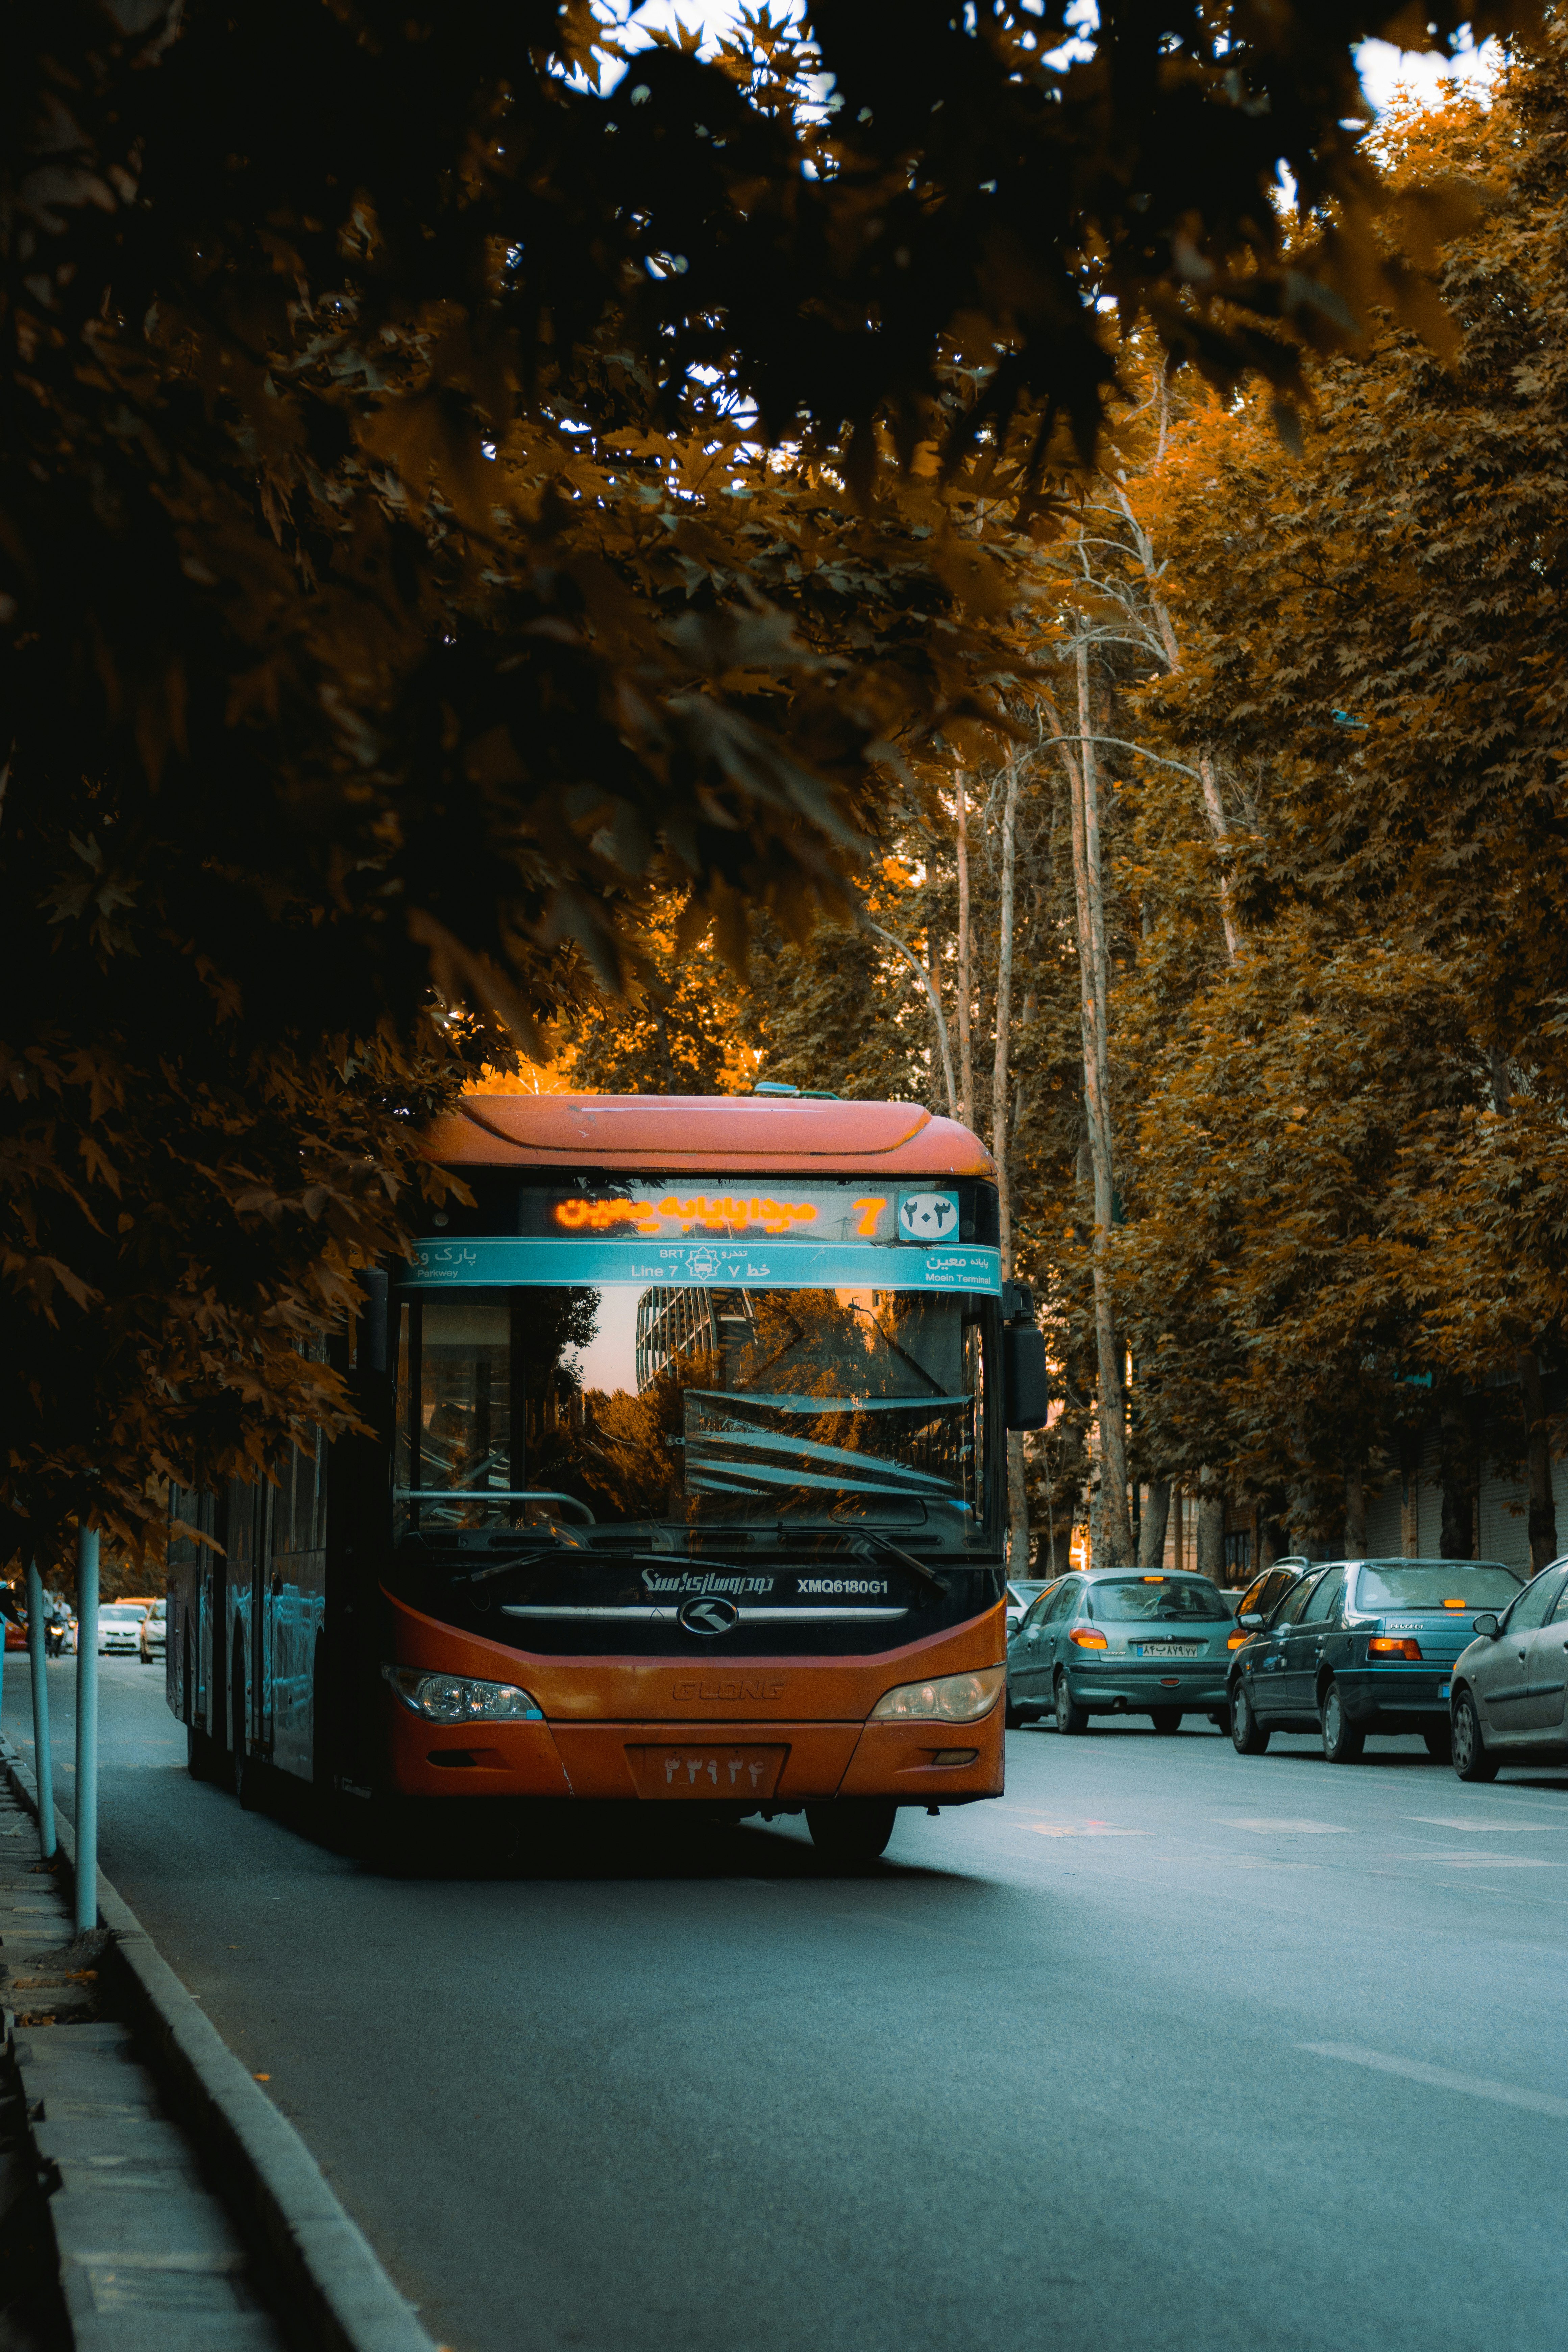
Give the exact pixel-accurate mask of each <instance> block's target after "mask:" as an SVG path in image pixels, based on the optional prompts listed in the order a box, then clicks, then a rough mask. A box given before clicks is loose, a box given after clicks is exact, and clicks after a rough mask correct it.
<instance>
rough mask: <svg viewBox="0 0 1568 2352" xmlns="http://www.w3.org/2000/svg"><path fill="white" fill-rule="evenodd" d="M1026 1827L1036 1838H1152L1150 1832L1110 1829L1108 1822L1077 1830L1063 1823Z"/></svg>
mask: <svg viewBox="0 0 1568 2352" xmlns="http://www.w3.org/2000/svg"><path fill="white" fill-rule="evenodd" d="M1026 1827H1027V1828H1029V1829H1031V1830H1033V1832H1034V1833H1035V1835H1036V1836H1037V1837H1152V1836H1153V1834H1154V1832H1153V1831H1152V1830H1118V1829H1112V1827H1111V1825H1110V1822H1084V1823H1082V1824H1081V1825H1080V1826H1079V1827H1077V1828H1069V1827H1068V1824H1067V1823H1065V1822H1028V1823H1026Z"/></svg>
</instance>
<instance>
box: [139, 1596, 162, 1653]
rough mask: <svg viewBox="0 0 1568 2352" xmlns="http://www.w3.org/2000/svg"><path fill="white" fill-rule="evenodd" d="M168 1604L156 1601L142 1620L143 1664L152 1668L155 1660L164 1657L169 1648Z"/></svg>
mask: <svg viewBox="0 0 1568 2352" xmlns="http://www.w3.org/2000/svg"><path fill="white" fill-rule="evenodd" d="M167 1610H168V1603H167V1602H166V1601H153V1606H152V1607H151V1608H150V1609H149V1610H148V1612H147V1614H146V1615H145V1617H143V1618H142V1633H141V1644H142V1664H143V1665H144V1666H150V1665H151V1664H152V1663H153V1659H154V1658H161V1657H163V1655H164V1654H165V1651H166V1649H167V1647H168V1632H169V1626H168V1615H167Z"/></svg>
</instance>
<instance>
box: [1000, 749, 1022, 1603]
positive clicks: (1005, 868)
mask: <svg viewBox="0 0 1568 2352" xmlns="http://www.w3.org/2000/svg"><path fill="white" fill-rule="evenodd" d="M1017 848H1018V762H1017V760H1016V757H1015V755H1014V753H1013V751H1012V749H1011V747H1009V749H1008V752H1007V789H1006V793H1005V797H1004V799H1003V803H1002V905H1001V910H1000V912H1001V920H1000V929H999V936H998V939H997V942H996V1058H995V1062H994V1066H993V1070H992V1077H991V1156H992V1158H993V1159H994V1160H995V1162H996V1206H997V1214H998V1221H999V1224H1000V1228H1001V1230H1000V1234H999V1239H1000V1242H1001V1257H1002V1279H1003V1281H1004V1282H1011V1281H1012V1279H1013V1184H1012V1179H1011V1176H1010V1174H1009V1172H1008V1165H1007V1156H1008V1150H1009V1143H1010V1139H1009V1137H1008V1133H1007V1105H1008V1094H1009V1087H1008V1077H1007V1056H1008V1052H1009V1048H1010V1045H1011V1030H1012V1008H1013V901H1014V896H1015V886H1016V877H1017ZM1007 1520H1008V1557H1009V1559H1011V1561H1012V1562H1013V1564H1014V1565H1013V1573H1014V1575H1015V1576H1021V1575H1024V1574H1025V1573H1026V1570H1027V1566H1028V1559H1029V1502H1028V1490H1027V1488H1026V1486H1025V1483H1024V1437H1023V1432H1022V1431H1021V1430H1016V1429H1010V1430H1009V1431H1008V1432H1007Z"/></svg>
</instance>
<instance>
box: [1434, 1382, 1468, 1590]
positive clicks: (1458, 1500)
mask: <svg viewBox="0 0 1568 2352" xmlns="http://www.w3.org/2000/svg"><path fill="white" fill-rule="evenodd" d="M1442 1448H1443V1452H1442V1467H1441V1471H1440V1475H1441V1477H1442V1481H1443V1534H1442V1539H1441V1544H1440V1549H1441V1551H1442V1555H1443V1558H1444V1559H1474V1558H1475V1556H1476V1463H1475V1447H1474V1445H1473V1444H1472V1443H1471V1438H1470V1431H1469V1425H1468V1422H1467V1420H1466V1418H1465V1416H1464V1414H1463V1413H1462V1412H1460V1411H1459V1410H1458V1408H1457V1407H1455V1406H1453V1405H1450V1406H1447V1408H1446V1409H1445V1411H1444V1413H1443V1421H1442Z"/></svg>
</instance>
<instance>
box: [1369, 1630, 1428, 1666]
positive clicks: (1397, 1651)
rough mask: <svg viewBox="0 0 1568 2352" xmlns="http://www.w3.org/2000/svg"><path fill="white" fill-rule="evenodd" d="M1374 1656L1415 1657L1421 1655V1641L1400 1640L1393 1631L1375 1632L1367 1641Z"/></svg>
mask: <svg viewBox="0 0 1568 2352" xmlns="http://www.w3.org/2000/svg"><path fill="white" fill-rule="evenodd" d="M1367 1648H1368V1649H1369V1650H1370V1651H1371V1653H1372V1654H1373V1657H1374V1658H1415V1659H1417V1660H1418V1659H1419V1658H1420V1655H1421V1644H1420V1643H1419V1642H1412V1641H1410V1640H1408V1639H1405V1640H1400V1639H1398V1638H1396V1637H1395V1636H1394V1634H1393V1633H1374V1634H1373V1637H1372V1639H1371V1641H1370V1642H1369V1643H1367Z"/></svg>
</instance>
